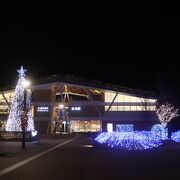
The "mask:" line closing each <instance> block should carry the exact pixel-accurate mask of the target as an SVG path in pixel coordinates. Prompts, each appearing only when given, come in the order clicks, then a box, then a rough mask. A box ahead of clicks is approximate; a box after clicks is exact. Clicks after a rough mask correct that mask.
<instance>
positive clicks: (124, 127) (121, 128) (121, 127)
mask: <svg viewBox="0 0 180 180" xmlns="http://www.w3.org/2000/svg"><path fill="white" fill-rule="evenodd" d="M133 130H134V126H133V124H116V131H118V132H132V131H133Z"/></svg>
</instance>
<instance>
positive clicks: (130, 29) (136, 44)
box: [0, 12, 180, 99]
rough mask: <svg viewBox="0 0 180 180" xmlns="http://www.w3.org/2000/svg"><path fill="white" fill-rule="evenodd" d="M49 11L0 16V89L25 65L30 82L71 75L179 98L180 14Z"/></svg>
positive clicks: (13, 81)
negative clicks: (97, 14)
mask: <svg viewBox="0 0 180 180" xmlns="http://www.w3.org/2000/svg"><path fill="white" fill-rule="evenodd" d="M49 14H51V15H49ZM49 14H48V13H47V14H45V15H44V14H42V15H38V16H35V15H34V16H25V15H24V16H23V15H21V16H16V15H12V14H9V13H8V12H7V13H6V14H3V16H1V28H0V33H1V35H0V36H1V38H0V60H1V71H0V86H1V87H3V86H5V85H10V84H12V83H15V82H16V81H17V73H16V70H17V68H19V67H20V65H24V66H25V68H26V69H28V76H29V77H31V79H32V81H33V79H36V78H39V77H41V76H45V75H48V74H56V73H70V74H75V75H80V76H83V77H88V78H92V79H97V80H101V81H104V82H112V83H116V84H119V85H124V86H128V87H131V88H138V89H145V90H146V89H147V90H155V91H160V92H161V93H162V94H166V95H168V96H169V97H173V98H174V99H176V96H177V97H179V96H178V93H179V89H180V88H179V71H180V70H179V61H180V33H179V32H180V28H179V22H180V17H178V16H156V17H123V16H121V17H116V18H114V17H112V18H102V17H101V18H92V17H85V16H83V14H82V15H81V16H66V15H64V16H58V15H57V14H52V13H49Z"/></svg>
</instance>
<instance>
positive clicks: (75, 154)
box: [0, 136, 180, 180]
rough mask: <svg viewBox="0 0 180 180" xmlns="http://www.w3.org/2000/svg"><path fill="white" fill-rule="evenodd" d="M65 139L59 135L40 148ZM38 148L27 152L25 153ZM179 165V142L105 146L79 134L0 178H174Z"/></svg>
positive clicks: (86, 179) (179, 175) (40, 179)
mask: <svg viewBox="0 0 180 180" xmlns="http://www.w3.org/2000/svg"><path fill="white" fill-rule="evenodd" d="M68 140H69V139H63V140H62V139H59V140H57V142H56V143H54V144H52V145H51V146H49V147H46V148H44V149H42V150H41V151H42V152H43V151H44V150H45V149H48V148H50V147H53V145H57V144H62V143H63V142H66V141H68ZM32 151H33V150H32ZM39 152H40V151H36V153H33V154H29V155H28V157H30V156H33V155H34V154H37V153H39ZM27 153H28V152H27ZM17 156H18V155H17ZM19 156H20V155H19ZM28 157H23V158H22V159H21V160H23V159H26V158H28ZM2 158H9V161H11V157H0V163H1V162H2V161H1V160H2ZM17 159H18V158H17ZM16 162H17V161H16ZM13 163H15V162H13ZM6 167H7V164H6ZM3 168H5V167H3ZM1 169H2V168H1ZM179 169H180V145H179V144H172V145H169V144H168V145H165V146H162V147H160V148H158V149H154V150H146V151H135V152H134V151H126V150H119V149H110V148H106V147H104V146H100V145H98V144H96V143H95V142H94V140H93V139H91V138H88V137H86V136H80V137H78V138H76V139H73V140H72V141H70V142H68V143H66V144H64V145H62V146H60V147H57V148H56V149H54V150H52V151H50V152H48V153H46V154H44V155H42V156H40V157H38V158H37V159H34V160H32V161H30V162H29V163H26V164H24V165H22V166H20V167H18V168H16V169H14V170H12V171H10V172H9V173H7V174H5V175H3V176H0V180H16V179H17V180H46V179H47V180H54V179H55V180H56V179H57V180H70V179H71V180H72V179H75V180H76V179H78V180H81V179H82V180H96V179H97V180H106V179H108V180H112V179H116V180H117V179H120V180H121V179H122V180H126V179H137V180H140V179H142V180H149V179H150V180H156V179H157V180H161V179H163V180H164V179H173V180H174V179H180V170H179Z"/></svg>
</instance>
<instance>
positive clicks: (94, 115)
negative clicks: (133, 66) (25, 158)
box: [0, 74, 158, 134]
mask: <svg viewBox="0 0 180 180" xmlns="http://www.w3.org/2000/svg"><path fill="white" fill-rule="evenodd" d="M30 90H31V92H32V114H33V118H34V124H35V128H36V129H37V130H38V131H39V132H40V134H46V133H72V132H100V131H118V130H119V129H127V130H128V129H133V130H143V129H144V130H150V128H151V126H152V125H153V124H155V123H158V118H157V116H156V114H155V109H156V103H157V96H156V94H155V93H152V92H146V91H141V90H135V89H131V88H126V87H122V86H117V85H112V84H105V83H102V82H98V81H94V80H89V79H83V78H80V77H76V76H72V75H69V74H65V75H64V74H61V75H52V76H48V77H46V78H42V79H39V80H38V81H37V82H36V83H34V84H33V85H32V86H31V89H30ZM13 93H14V89H13V88H4V89H3V88H1V90H0V128H1V129H0V130H3V128H4V125H5V122H6V120H7V118H8V113H9V110H10V107H11V102H12V97H13Z"/></svg>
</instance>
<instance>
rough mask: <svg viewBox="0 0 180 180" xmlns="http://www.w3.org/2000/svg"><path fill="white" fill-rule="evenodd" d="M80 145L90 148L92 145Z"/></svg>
mask: <svg viewBox="0 0 180 180" xmlns="http://www.w3.org/2000/svg"><path fill="white" fill-rule="evenodd" d="M82 147H87V148H92V147H93V145H90V144H86V145H82Z"/></svg>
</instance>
